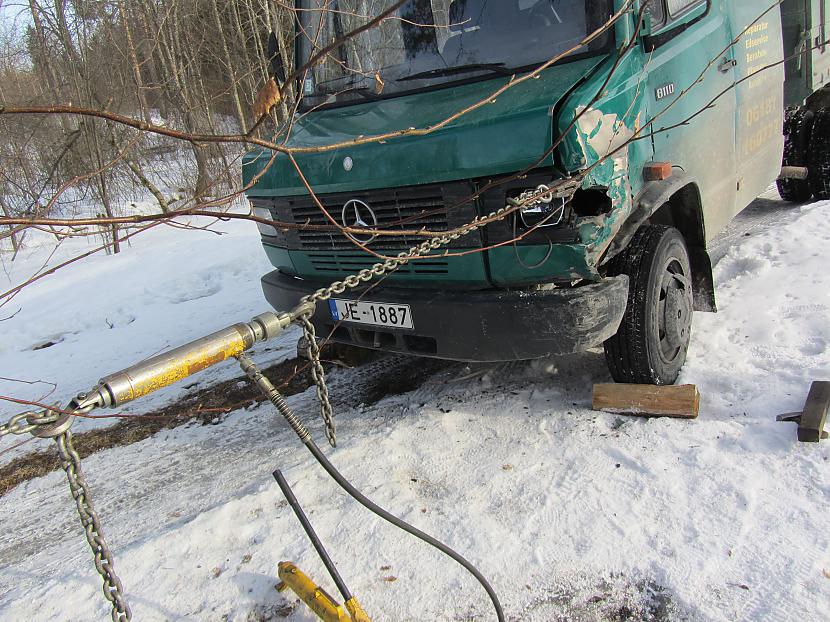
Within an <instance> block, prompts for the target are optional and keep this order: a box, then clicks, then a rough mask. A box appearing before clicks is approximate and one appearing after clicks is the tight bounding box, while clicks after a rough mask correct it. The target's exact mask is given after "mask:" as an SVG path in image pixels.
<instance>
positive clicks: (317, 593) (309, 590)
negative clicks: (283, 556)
mask: <svg viewBox="0 0 830 622" xmlns="http://www.w3.org/2000/svg"><path fill="white" fill-rule="evenodd" d="M278 574H279V577H280V583H279V585H277V589H278V590H279V591H280V592H282V591H284V590H286V589H290V590H291V591H292V592H294V593H295V594H296V595H297V596H299V597H300V600H301V601H303V602H304V603H305V604H306V605H308V608H309V609H311V610H312V611H313V612H314V613H315V614H317V617H318V618H320V619H321V620H323V621H324V622H371V620H370V618H369V616H368V615H367V614H366V612H365V611H363V608H362V607H361V606H360V603H359V602H357V599H356V598H355V597H354V596H352V597H351V599H349V600H347V601H346V604H345V606H344V605H339V604H338V603H337V602H336V601H335V600H334V599H333V598H332V597H331V596H329V594H328V593H327V592H326V591H325V590H324V589H323V588H321V587H320V586H318V585H316V584H315V583H314V581H312V580H311V579H310V578H309V577H308V576H307V575H306V574H305V573H304V572H303V571H302V570H300V569H299V568H297V566H295V565H294V564H292V563H291V562H280V564H279V571H278Z"/></svg>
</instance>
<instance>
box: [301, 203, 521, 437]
mask: <svg viewBox="0 0 830 622" xmlns="http://www.w3.org/2000/svg"><path fill="white" fill-rule="evenodd" d="M518 206H519V203H518V202H517V201H515V200H508V205H506V206H505V207H503V208H501V209H499V210H496V211H495V212H491V213H490V214H488V215H487V216H483V217H482V216H478V217H476V218H475V219H474V220H472V221H471V222H469V223H468V224H466V225H464V226H463V227H460V228H458V229H456V230H455V231H453V232H451V233H447V234H445V235H441V236H437V237H434V238H432V239H430V240H427V241H425V242H423V243H421V244H419V245H418V246H413V247H412V248H410V249H409V250H408V251H402V252H401V253H399V254H398V255H397V256H396V257H390V258H389V259H386V260H385V261H382V262H378V263H376V264H374V265H373V266H372V267H370V268H364V269H363V270H361V271H360V272H357V273H355V274H350V275H349V276H347V277H346V278H345V279H343V280H342V281H335V282H334V283H332V284H331V285H329V286H328V287H323V288H321V289H318V290H317V291H316V292H314V293H313V294H309V295H308V296H304V297H303V298H302V299H301V300H300V304H304V303H308V302H313V303H317V302H323V301H325V300H328V299H329V298H331V297H332V296H333V295H339V294H342V293H344V292H345V291H346V290H347V289H355V288H356V287H359V286H360V285H363V284H365V283H369V282H370V281H372V280H374V279H376V278H378V277H381V276H384V275H386V274H388V273H390V272H393V271H394V270H397V269H398V268H400V267H401V266H404V265H406V264H407V263H409V262H410V261H411V260H413V259H417V258H418V257H421V256H422V255H425V254H426V253H429V252H431V251H434V250H438V249H439V248H441V247H442V246H446V245H447V244H449V243H450V242H452V241H453V240H457V239H458V238H460V237H462V236H465V235H467V234H468V233H470V232H472V231H475V230H476V229H478V228H480V227H483V226H484V225H486V224H488V223H489V222H491V221H494V220H501V219H502V218H504V217H505V216H507V214H509V213H510V212H512V211H514V210H515V209H516V208H517V207H518ZM310 317H311V314H310V313H308V314H306V315H302V316H299V318H298V321H299V322H300V325H301V326H302V329H303V336H304V337H305V338H306V341H307V342H308V353H309V359H310V360H311V376H312V378H313V379H314V384H315V385H317V398H318V399H319V401H320V414H321V415H322V417H323V422H324V423H325V426H326V438H327V439H328V441H329V444H330V445H331V446H332V447H337V429H336V427H335V424H334V418H333V416H332V407H331V401H330V400H329V390H328V387H327V386H326V372H325V370H324V369H323V364H322V363H321V362H320V346H319V344H318V343H317V335H316V332H315V330H314V325H313V324H312V323H311V320H310Z"/></svg>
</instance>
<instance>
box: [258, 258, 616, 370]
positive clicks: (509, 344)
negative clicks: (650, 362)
mask: <svg viewBox="0 0 830 622" xmlns="http://www.w3.org/2000/svg"><path fill="white" fill-rule="evenodd" d="M320 286H321V284H320V283H319V282H313V281H306V280H304V279H299V278H295V277H291V276H287V275H285V274H282V273H281V272H279V271H278V270H275V271H274V272H271V273H269V274H267V275H265V276H264V277H263V278H262V289H263V291H264V292H265V298H266V299H267V300H268V302H269V303H270V304H271V305H272V306H273V307H274V308H275V309H277V310H278V311H287V310H290V309H292V308H293V307H295V306H296V305H297V303H298V302H299V300H300V298H302V297H303V296H305V295H307V294H310V293H312V292H314V291H316V290H317V289H318V288H319V287H320ZM336 298H338V299H341V300H357V299H360V300H363V301H371V300H375V301H382V302H384V303H394V304H406V305H409V306H410V308H411V310H412V318H413V321H414V325H415V328H414V330H406V329H394V328H385V327H373V326H367V325H362V324H354V323H350V322H335V321H334V319H333V318H332V315H331V311H330V310H329V306H328V304H325V303H322V304H318V305H317V311H316V312H315V314H314V317H313V318H312V322H313V323H314V326H315V328H316V329H317V335H318V336H319V337H323V338H325V337H328V336H331V340H332V341H337V342H339V343H348V344H352V345H356V346H360V347H364V348H375V349H380V350H387V351H390V352H401V353H405V354H413V355H417V356H429V357H435V358H442V359H452V360H458V361H477V362H496V361H515V360H526V359H534V358H540V357H543V356H548V355H551V354H570V353H573V352H581V351H584V350H587V349H589V348H592V347H594V346H597V345H599V344H601V343H602V342H603V341H605V340H606V339H608V338H609V337H611V336H612V335H613V334H615V333H616V332H617V329H618V328H619V325H620V322H621V321H622V318H623V314H624V313H625V307H626V301H627V299H628V277H625V276H618V277H613V278H607V279H604V280H602V281H600V282H599V283H593V284H590V285H585V286H583V287H575V288H557V289H551V290H542V291H531V290H495V289H494V290H482V291H459V290H433V289H416V288H405V289H404V288H397V287H374V288H372V289H371V290H370V291H367V289H366V288H363V289H357V290H351V291H347V292H346V293H344V294H340V295H338V296H336Z"/></svg>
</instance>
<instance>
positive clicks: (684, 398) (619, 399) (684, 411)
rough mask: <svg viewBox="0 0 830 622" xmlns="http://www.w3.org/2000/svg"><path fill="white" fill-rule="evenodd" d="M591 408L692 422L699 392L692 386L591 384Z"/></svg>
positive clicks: (695, 414)
mask: <svg viewBox="0 0 830 622" xmlns="http://www.w3.org/2000/svg"><path fill="white" fill-rule="evenodd" d="M593 408H594V410H602V411H604V412H609V413H617V414H620V415H639V416H642V417H679V418H682V419H695V418H696V417H697V415H698V413H699V412H700V393H699V392H698V390H697V387H696V386H695V385H693V384H686V385H682V386H664V387H657V386H654V385H651V384H595V385H594V403H593Z"/></svg>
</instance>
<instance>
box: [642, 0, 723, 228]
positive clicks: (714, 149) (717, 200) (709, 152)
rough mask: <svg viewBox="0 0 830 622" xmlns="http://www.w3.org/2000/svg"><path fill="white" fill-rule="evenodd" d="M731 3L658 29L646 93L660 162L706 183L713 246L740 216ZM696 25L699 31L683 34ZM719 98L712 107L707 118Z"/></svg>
mask: <svg viewBox="0 0 830 622" xmlns="http://www.w3.org/2000/svg"><path fill="white" fill-rule="evenodd" d="M725 4H727V3H725V2H723V1H714V2H711V4H710V6H709V7H708V12H706V11H707V6H706V4H703V5H701V6H700V7H698V8H696V9H695V10H694V12H691V13H689V14H687V15H685V16H684V19H683V21H682V22H680V23H679V24H678V23H677V22H670V23H668V24H667V25H666V26H664V27H663V28H662V29H661V30H658V31H657V32H656V33H655V34H656V36H657V37H658V38H660V37H661V36H662V41H661V43H662V44H661V45H659V47H657V49H655V50H654V52H653V54H652V57H651V59H650V60H649V61H648V63H647V66H646V71H647V72H648V76H647V89H646V94H647V97H648V98H649V100H650V102H649V103H650V110H653V111H654V115H653V116H654V117H655V118H656V120H655V121H654V124H653V126H652V136H653V140H654V158H655V160H657V161H663V162H671V163H672V164H673V165H675V166H678V167H680V168H681V169H682V170H683V171H684V172H685V173H686V174H688V175H689V176H690V177H692V178H695V179H697V180H698V183H699V189H700V197H701V202H702V204H703V213H704V216H705V222H706V238H707V240H711V239H712V238H713V237H714V236H715V235H716V234H717V233H718V232H719V231H721V230H722V229H723V228H724V227H725V226H726V225H727V224H728V223H729V221H730V220H731V218H732V216H733V215H734V214H735V212H736V198H737V197H736V194H737V185H736V182H735V176H736V173H737V163H736V148H735V136H736V129H735V118H736V97H735V91H734V89H732V88H731V87H732V86H733V85H734V83H735V69H734V67H733V66H732V65H731V64H730V63H729V61H731V60H732V56H733V53H732V52H726V53H724V50H727V49H728V47H729V44H730V42H731V32H730V28H729V21H728V15H727V13H726V8H725V6H724V5H725ZM694 20H697V22H696V23H695V24H694V26H692V27H689V28H687V29H685V30H678V26H682V24H683V23H684V22H686V23H688V22H690V21H694ZM672 32H677V34H676V35H674V36H671V33H672ZM707 65H708V67H707ZM701 76H702V77H701ZM698 80H699V82H698ZM684 92H688V93H687V94H686V95H684V96H682V97H680V95H681V93H684ZM721 94H722V95H721ZM719 95H720V97H719V98H718V96H719ZM715 98H718V99H717V101H715V103H714V104H713V105H712V107H711V108H709V109H708V110H704V111H703V112H700V111H701V109H703V108H705V107H706V106H707V105H708V104H709V103H710V102H712V100H715ZM686 122H688V124H685V123H686Z"/></svg>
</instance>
